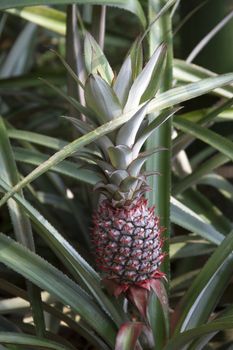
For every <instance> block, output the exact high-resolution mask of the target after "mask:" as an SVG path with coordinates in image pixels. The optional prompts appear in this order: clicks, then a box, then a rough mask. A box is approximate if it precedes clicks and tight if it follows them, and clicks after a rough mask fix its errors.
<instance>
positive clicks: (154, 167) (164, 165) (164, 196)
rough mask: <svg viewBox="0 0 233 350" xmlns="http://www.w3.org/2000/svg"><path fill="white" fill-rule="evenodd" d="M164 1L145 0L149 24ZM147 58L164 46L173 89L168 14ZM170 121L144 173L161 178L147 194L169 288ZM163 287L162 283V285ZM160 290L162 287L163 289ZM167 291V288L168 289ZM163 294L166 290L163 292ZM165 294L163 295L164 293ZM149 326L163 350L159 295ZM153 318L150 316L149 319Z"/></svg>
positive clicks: (166, 78)
mask: <svg viewBox="0 0 233 350" xmlns="http://www.w3.org/2000/svg"><path fill="white" fill-rule="evenodd" d="M166 3H167V0H148V20H149V23H152V22H153V20H154V18H155V17H156V16H157V15H158V13H159V11H160V10H161V9H162V8H163V7H164V6H165V5H166ZM148 39H149V55H150V56H151V55H152V53H153V52H154V50H155V48H156V47H157V46H158V45H159V44H160V43H161V42H165V43H166V44H167V61H166V65H165V70H164V74H163V77H162V81H161V87H160V91H161V92H163V91H166V90H169V89H170V88H171V86H172V64H173V47H172V31H171V16H170V11H167V12H166V13H165V14H164V15H162V16H161V17H160V18H159V19H158V20H157V21H156V22H155V23H154V24H153V25H152V26H151V28H150V32H149V38H148ZM171 123H172V122H171V118H170V119H169V120H168V121H167V122H166V123H164V124H163V125H162V126H160V127H159V128H158V129H156V131H155V132H154V134H153V137H151V138H149V141H148V143H147V148H148V149H153V148H154V147H158V146H163V147H166V148H167V151H166V152H159V153H157V154H156V155H155V156H154V157H151V159H150V160H149V161H148V162H147V170H149V171H159V172H160V173H161V176H154V177H150V182H149V185H150V187H151V189H152V191H151V192H150V193H149V194H148V199H149V204H150V205H151V206H152V205H156V210H157V213H158V215H159V217H160V222H161V226H163V227H165V228H166V231H165V232H164V239H165V240H164V246H163V250H164V253H165V259H164V262H163V266H162V270H163V271H164V272H165V274H166V276H167V279H168V285H167V286H169V274H170V262H169V237H170V193H171V130H172V124H171ZM161 284H162V282H161ZM162 287H163V286H162ZM167 289H168V287H167ZM164 292H165V289H164ZM165 294H166V292H165ZM167 304H168V302H167ZM149 310H150V311H151V316H150V318H149V322H150V324H151V328H152V332H153V335H154V341H155V347H154V348H155V349H156V350H162V349H163V348H164V346H165V344H166V342H167V340H168V337H169V313H168V305H167V307H165V308H164V307H162V304H161V300H159V298H158V296H156V297H155V296H154V301H153V298H151V300H150V303H149ZM152 315H153V317H152Z"/></svg>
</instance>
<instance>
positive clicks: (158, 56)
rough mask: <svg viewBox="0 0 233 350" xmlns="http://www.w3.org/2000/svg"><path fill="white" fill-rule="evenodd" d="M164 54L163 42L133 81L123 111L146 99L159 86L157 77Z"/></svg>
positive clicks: (159, 73)
mask: <svg viewBox="0 0 233 350" xmlns="http://www.w3.org/2000/svg"><path fill="white" fill-rule="evenodd" d="M165 54H166V47H165V45H164V44H161V45H160V46H159V47H158V48H157V49H156V50H155V52H154V54H153V55H152V56H151V58H150V60H149V61H148V62H147V64H146V66H145V67H144V68H143V70H142V72H141V73H139V75H138V76H137V78H136V79H135V81H134V82H133V84H132V86H131V88H130V90H129V95H128V99H127V102H126V105H125V107H124V110H125V111H128V110H130V109H132V108H133V107H135V106H138V105H139V103H140V101H141V102H144V101H145V100H146V99H150V98H152V97H154V96H155V94H156V92H157V89H158V87H159V78H160V76H161V73H162V65H163V63H164V56H165Z"/></svg>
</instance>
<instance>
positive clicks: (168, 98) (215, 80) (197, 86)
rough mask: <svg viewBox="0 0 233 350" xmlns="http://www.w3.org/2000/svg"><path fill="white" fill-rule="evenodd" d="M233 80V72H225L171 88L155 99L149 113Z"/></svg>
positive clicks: (150, 105) (151, 103)
mask: <svg viewBox="0 0 233 350" xmlns="http://www.w3.org/2000/svg"><path fill="white" fill-rule="evenodd" d="M232 82H233V73H229V74H223V75H219V76H216V77H212V78H206V79H203V80H199V81H198V82H196V83H191V84H188V85H184V86H180V87H177V88H173V89H170V90H168V91H166V92H163V93H162V94H160V95H158V97H156V98H155V99H153V100H152V101H151V102H150V104H149V107H148V111H147V112H148V113H153V112H156V111H158V110H160V109H163V108H167V107H170V106H172V105H176V104H178V103H182V102H184V101H187V100H190V99H192V98H194V97H198V96H201V95H203V94H206V93H208V92H210V91H212V90H214V89H216V88H217V87H220V86H224V85H227V84H230V83H232Z"/></svg>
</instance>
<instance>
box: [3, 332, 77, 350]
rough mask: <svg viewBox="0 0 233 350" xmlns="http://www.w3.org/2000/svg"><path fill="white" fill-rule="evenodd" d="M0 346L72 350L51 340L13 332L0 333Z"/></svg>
mask: <svg viewBox="0 0 233 350" xmlns="http://www.w3.org/2000/svg"><path fill="white" fill-rule="evenodd" d="M0 344H4V345H19V346H26V347H30V348H33V349H45V350H49V349H51V350H73V347H69V346H65V345H63V344H61V343H57V342H55V341H52V340H47V339H41V338H39V337H35V336H33V335H28V334H18V333H14V332H0Z"/></svg>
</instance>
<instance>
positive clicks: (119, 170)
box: [68, 33, 174, 205]
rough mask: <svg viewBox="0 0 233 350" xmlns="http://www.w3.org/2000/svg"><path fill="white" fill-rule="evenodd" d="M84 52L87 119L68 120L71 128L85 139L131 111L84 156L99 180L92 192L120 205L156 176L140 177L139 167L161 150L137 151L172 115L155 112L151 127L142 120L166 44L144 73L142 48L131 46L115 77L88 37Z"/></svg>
mask: <svg viewBox="0 0 233 350" xmlns="http://www.w3.org/2000/svg"><path fill="white" fill-rule="evenodd" d="M84 53H85V63H86V68H87V72H88V74H89V75H88V78H87V79H86V82H85V85H84V96H85V101H86V106H85V107H84V108H83V110H84V113H85V115H86V118H87V119H86V122H83V121H81V120H78V119H75V118H68V119H69V120H70V121H71V122H72V123H73V125H74V126H75V127H76V128H78V130H79V131H80V132H81V133H82V134H85V133H87V132H89V131H91V130H94V129H95V128H96V127H98V126H99V125H102V124H104V123H106V122H109V121H111V120H113V119H114V118H116V117H118V116H119V115H121V114H122V113H127V112H130V111H134V112H133V116H132V118H131V119H130V120H129V121H128V122H127V123H125V124H124V125H123V126H121V127H120V128H119V129H118V130H115V131H114V132H112V133H110V134H108V135H107V136H103V137H101V138H99V139H98V140H97V141H96V146H97V149H98V152H97V153H95V154H94V153H88V154H87V156H86V160H87V161H88V168H89V169H90V170H93V171H95V172H97V173H98V175H100V177H101V179H102V180H101V181H100V182H99V183H98V184H97V185H96V187H95V188H96V189H98V190H99V191H100V192H102V193H103V194H104V195H105V196H106V197H107V198H109V199H111V200H112V201H113V203H114V204H116V203H118V204H120V205H121V204H125V203H126V202H127V201H132V199H134V198H135V197H137V196H140V195H141V194H142V193H143V192H144V191H146V190H148V186H147V184H146V178H147V176H150V175H153V174H155V173H145V172H143V171H142V168H143V165H144V163H145V161H146V160H147V158H148V157H149V156H150V155H152V154H154V153H155V152H158V151H161V150H164V148H162V147H160V148H156V149H153V150H149V151H146V152H141V149H142V147H143V145H144V143H145V141H146V140H147V138H148V137H149V136H150V135H151V134H152V133H153V131H154V130H155V128H156V127H158V126H159V125H161V123H162V122H163V121H165V120H166V119H167V118H168V117H170V115H171V111H170V112H168V111H167V112H163V114H159V113H158V114H157V116H156V118H155V119H154V120H152V121H151V122H150V121H149V118H145V117H146V115H147V106H148V103H149V102H150V100H151V99H152V98H153V97H154V96H155V95H156V93H157V91H158V88H159V83H160V78H161V75H162V72H163V69H164V64H165V60H166V45H165V44H163V43H162V44H161V45H160V46H158V47H157V49H156V50H155V52H154V53H153V55H152V56H151V58H150V60H149V61H148V62H147V64H146V65H145V66H144V68H143V64H142V62H143V54H142V48H141V45H139V42H138V41H136V42H135V43H134V44H133V46H132V48H131V49H130V51H129V54H128V55H127V57H126V59H125V61H124V62H123V64H122V66H121V68H120V70H119V73H118V74H117V75H116V76H115V75H114V73H113V70H112V68H111V66H110V64H109V62H108V61H107V59H106V57H105V55H104V53H103V52H102V50H101V48H100V47H99V45H98V44H97V42H96V41H95V39H94V38H93V37H92V36H91V35H90V34H89V33H87V34H86V37H85V42H84ZM173 113H174V112H173ZM173 113H172V114H173Z"/></svg>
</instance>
